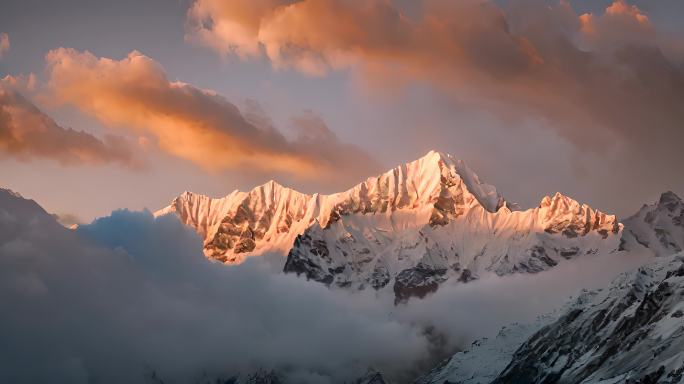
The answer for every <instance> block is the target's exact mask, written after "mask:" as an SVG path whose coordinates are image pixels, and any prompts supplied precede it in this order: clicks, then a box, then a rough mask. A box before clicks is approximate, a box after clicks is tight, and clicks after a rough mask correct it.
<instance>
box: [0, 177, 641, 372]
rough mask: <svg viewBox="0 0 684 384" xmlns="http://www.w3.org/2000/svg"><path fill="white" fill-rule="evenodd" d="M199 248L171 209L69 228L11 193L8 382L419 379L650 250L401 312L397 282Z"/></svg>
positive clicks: (5, 294)
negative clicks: (364, 285) (334, 275)
mask: <svg viewBox="0 0 684 384" xmlns="http://www.w3.org/2000/svg"><path fill="white" fill-rule="evenodd" d="M201 247H202V244H201V240H200V239H199V238H198V237H197V235H196V234H195V233H194V232H193V231H192V230H191V229H189V228H187V227H185V226H183V225H182V224H181V223H180V222H179V221H178V220H177V218H176V217H175V216H173V215H170V216H164V217H160V218H156V219H155V218H154V217H153V216H152V215H151V214H150V213H149V212H129V211H116V212H113V213H112V215H111V216H109V217H105V218H102V219H98V220H96V221H95V222H93V223H92V224H90V225H84V226H81V227H79V230H78V231H70V230H67V229H65V228H63V227H62V226H61V225H60V224H58V223H57V222H56V221H55V219H54V217H52V216H51V215H49V214H47V213H46V212H45V211H44V210H42V208H40V207H39V206H38V205H37V204H36V203H35V202H33V201H30V200H24V199H21V198H19V197H17V196H16V195H14V194H12V193H10V192H8V191H6V190H3V191H0V301H1V302H2V303H3V308H5V312H4V315H3V316H2V317H0V338H2V340H3V343H2V344H1V345H0V360H1V361H3V364H2V366H0V381H2V382H11V383H24V382H26V383H29V382H52V383H62V382H64V383H86V382H105V383H110V382H111V383H122V382H126V383H137V382H150V381H153V380H150V379H151V378H152V377H156V378H157V379H161V380H164V381H165V382H179V383H185V382H200V381H201V380H203V381H202V382H207V381H211V380H213V379H215V378H218V377H223V378H228V377H230V376H232V375H233V374H235V373H237V372H250V371H253V370H257V369H264V370H271V369H274V370H277V371H278V372H280V373H281V374H282V375H283V376H284V377H285V378H286V379H288V380H290V381H289V382H292V383H340V382H344V381H347V382H349V381H350V380H352V379H353V378H355V377H357V376H358V375H361V374H362V373H364V372H365V370H366V368H367V367H369V366H372V367H375V368H376V369H379V370H381V371H383V372H384V373H385V374H387V375H388V376H389V377H390V378H392V379H394V380H396V381H397V382H399V383H402V382H408V381H409V380H410V378H412V377H414V376H415V375H416V374H418V373H420V372H425V370H426V369H429V368H431V367H432V365H433V364H435V363H436V362H437V361H438V359H439V358H442V357H444V356H445V354H448V353H450V352H453V351H454V349H455V348H459V347H462V346H464V345H467V344H468V343H470V342H471V341H472V340H473V338H477V337H481V336H486V335H488V334H490V333H491V332H495V331H496V329H497V328H498V327H500V326H503V325H506V324H507V323H509V322H510V321H521V320H528V319H530V318H533V317H534V316H535V314H536V313H539V312H544V311H547V310H550V309H553V308H555V307H557V306H558V305H560V304H561V303H562V302H563V301H564V300H565V299H566V298H567V297H568V295H570V294H572V293H574V291H575V290H576V289H578V288H580V287H586V286H591V285H601V284H605V283H607V282H608V280H609V279H610V278H611V277H612V276H613V275H614V274H616V273H618V272H620V271H621V270H623V269H626V268H630V267H631V266H632V265H635V264H636V261H638V260H637V259H634V258H627V259H625V257H626V256H624V255H617V254H616V255H606V256H605V257H589V256H588V257H587V258H586V260H577V262H576V263H575V262H568V263H563V264H562V265H559V266H558V269H555V270H552V271H549V272H545V273H540V274H538V275H526V276H522V275H518V276H511V277H507V278H500V279H488V280H482V281H476V282H473V283H469V284H467V285H454V286H444V287H443V288H440V290H438V291H437V293H436V294H435V295H433V296H429V297H428V298H426V299H424V300H412V301H409V303H408V305H402V306H399V307H395V306H394V305H393V295H392V292H391V290H389V291H388V292H385V293H386V294H383V292H380V293H379V294H376V293H375V292H373V291H371V290H368V291H362V292H347V291H344V290H329V289H328V288H326V287H325V286H323V285H321V284H318V283H313V282H308V281H306V280H304V279H299V278H296V277H295V276H293V275H284V274H282V273H273V271H272V270H271V269H270V268H269V266H268V265H266V264H262V263H261V262H260V261H261V260H260V258H252V259H250V261H248V262H247V263H244V264H241V265H240V266H236V267H226V266H223V265H220V264H213V263H211V262H209V261H208V260H206V259H205V258H204V257H203V256H202V253H201ZM587 271H590V273H587ZM428 330H429V331H428Z"/></svg>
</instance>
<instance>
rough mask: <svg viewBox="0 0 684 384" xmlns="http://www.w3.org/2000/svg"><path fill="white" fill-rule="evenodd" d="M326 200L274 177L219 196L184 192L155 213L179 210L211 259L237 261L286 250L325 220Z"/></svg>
mask: <svg viewBox="0 0 684 384" xmlns="http://www.w3.org/2000/svg"><path fill="white" fill-rule="evenodd" d="M327 200H328V197H327V196H319V195H307V194H303V193H300V192H297V191H295V190H292V189H290V188H286V187H283V186H282V185H280V184H278V183H276V182H274V181H270V182H268V183H266V184H264V185H260V186H258V187H256V188H254V189H252V190H251V191H249V192H241V191H237V190H236V191H233V192H232V193H230V194H229V195H228V196H226V197H223V198H220V199H213V198H210V197H208V196H204V195H199V194H195V193H191V192H183V193H182V194H181V195H180V196H178V197H177V198H176V199H174V200H173V201H172V202H171V204H170V205H169V206H168V207H166V208H163V209H161V210H159V211H157V212H155V216H160V215H164V214H168V213H171V212H174V213H176V214H177V215H178V217H179V218H180V219H181V221H182V222H183V223H185V224H187V225H189V226H191V227H193V228H194V229H195V230H196V231H197V233H198V234H199V235H200V236H202V238H203V239H204V254H205V255H206V256H207V257H209V258H211V259H215V260H218V261H221V262H225V263H230V264H237V263H240V262H242V261H244V259H245V258H246V257H248V256H251V255H254V254H261V253H264V252H268V251H276V252H281V253H285V252H287V250H288V249H289V248H290V246H291V245H292V242H293V241H294V238H295V236H297V234H299V233H302V232H303V231H304V230H305V229H306V228H307V227H308V226H310V225H311V223H312V222H313V221H314V220H317V219H318V220H324V217H321V212H323V210H322V209H321V205H322V204H325V202H326V201H327Z"/></svg>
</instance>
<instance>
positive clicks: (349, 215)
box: [156, 151, 621, 300]
mask: <svg viewBox="0 0 684 384" xmlns="http://www.w3.org/2000/svg"><path fill="white" fill-rule="evenodd" d="M172 212H173V213H176V214H177V215H178V216H179V217H180V219H181V220H182V221H183V222H184V223H186V224H188V225H190V226H192V227H193V228H195V229H196V231H197V232H198V233H199V234H200V235H201V236H203V237H204V252H205V255H206V256H207V257H209V258H212V259H216V260H218V261H221V262H226V263H240V262H242V261H244V259H245V258H246V257H249V256H254V255H259V254H262V253H264V252H269V251H275V252H280V253H283V254H287V255H288V256H287V260H286V263H285V267H284V270H285V272H291V273H297V274H301V275H304V276H306V277H307V278H309V279H313V280H316V281H320V282H322V283H325V284H334V285H337V286H341V287H354V288H358V289H361V288H366V287H373V288H375V289H381V288H383V287H385V286H387V285H389V284H392V285H391V286H392V287H393V289H394V291H395V293H396V295H397V298H398V299H400V300H403V299H406V298H408V297H411V296H422V295H425V294H426V293H428V292H431V291H434V290H435V289H436V287H437V286H438V285H439V284H440V283H442V282H444V281H446V280H449V279H451V278H455V279H458V280H459V281H463V282H467V281H470V280H472V279H476V278H478V277H479V276H480V275H482V274H486V273H494V274H498V275H504V274H510V273H516V272H538V271H542V270H545V269H548V268H551V267H553V266H555V265H556V264H558V263H559V262H562V261H563V260H565V259H570V258H574V257H578V256H581V255H583V254H587V253H597V252H604V251H605V252H610V251H613V250H615V249H617V247H618V245H619V233H620V230H621V225H620V224H619V223H618V222H617V219H616V218H615V216H612V215H607V214H604V213H602V212H600V211H596V210H594V209H592V208H591V207H589V206H587V205H582V204H579V203H578V202H576V201H575V200H573V199H571V198H569V197H567V196H563V195H562V194H560V193H557V194H555V195H554V196H547V197H545V198H544V199H543V200H542V202H541V204H540V205H539V206H538V207H536V208H533V209H528V210H525V211H521V210H520V208H519V207H518V206H517V205H516V204H512V203H510V202H508V201H507V200H506V199H505V198H504V197H503V196H502V195H501V194H500V193H499V192H498V191H497V189H496V188H495V187H494V186H492V185H489V184H486V183H484V182H482V181H481V180H480V179H479V177H478V176H477V175H476V174H475V173H474V172H473V171H472V170H471V169H470V168H469V167H468V166H467V165H466V164H465V163H464V162H463V161H461V160H457V159H454V158H453V157H451V156H450V155H446V154H442V153H439V152H435V151H431V152H429V153H428V154H427V155H425V156H424V157H422V158H420V159H418V160H416V161H413V162H410V163H407V164H404V165H401V166H398V167H395V168H393V169H391V170H390V171H388V172H385V173H384V174H382V175H379V176H377V177H371V178H369V179H367V180H366V181H364V182H362V183H360V184H358V185H357V186H355V187H353V188H351V189H349V190H347V191H345V192H341V193H336V194H331V195H319V194H314V195H307V194H303V193H300V192H297V191H295V190H292V189H290V188H286V187H283V186H281V185H279V184H277V183H275V182H273V181H271V182H269V183H266V184H264V185H261V186H259V187H257V188H255V189H253V190H252V191H250V192H240V191H234V192H232V193H231V194H229V195H228V196H226V197H224V198H221V199H211V198H208V197H206V196H202V195H196V194H192V193H189V192H186V193H183V194H182V195H181V196H179V197H178V198H176V199H175V200H174V201H173V202H172V203H171V205H169V206H168V207H166V208H164V209H161V210H160V211H158V212H156V215H162V214H168V213H172Z"/></svg>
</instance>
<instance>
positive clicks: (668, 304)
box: [493, 253, 684, 383]
mask: <svg viewBox="0 0 684 384" xmlns="http://www.w3.org/2000/svg"><path fill="white" fill-rule="evenodd" d="M683 379H684V255H683V254H681V253H680V254H677V255H674V256H669V257H665V258H663V259H660V260H658V261H657V262H654V263H653V264H650V265H646V266H643V267H640V268H638V269H637V270H636V271H633V272H630V273H624V274H622V275H620V276H619V277H618V278H617V279H616V280H615V281H613V283H612V284H611V285H610V287H609V288H608V289H603V290H598V291H593V292H590V294H589V297H588V298H587V299H586V300H584V301H582V302H578V304H577V305H575V306H572V307H570V308H568V309H567V310H566V311H565V312H564V313H563V314H562V315H561V316H560V317H559V319H558V320H557V321H555V322H553V323H551V324H549V325H547V326H545V327H543V328H542V329H541V330H539V331H538V332H537V333H535V334H534V335H532V336H531V337H530V338H529V339H528V340H527V341H526V342H525V343H524V344H523V345H522V346H521V347H520V348H519V349H518V350H517V351H516V352H515V354H514V355H513V358H512V360H511V362H510V364H508V366H507V367H506V369H505V370H504V371H503V372H502V373H501V374H500V375H499V376H498V378H497V379H496V380H494V381H493V383H523V382H524V383H542V382H543V383H599V382H600V383H680V382H682V380H683Z"/></svg>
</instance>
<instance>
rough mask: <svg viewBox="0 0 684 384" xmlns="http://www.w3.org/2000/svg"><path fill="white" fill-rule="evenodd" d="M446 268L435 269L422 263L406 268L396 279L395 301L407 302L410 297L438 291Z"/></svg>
mask: <svg viewBox="0 0 684 384" xmlns="http://www.w3.org/2000/svg"><path fill="white" fill-rule="evenodd" d="M446 271H447V270H446V269H445V268H444V269H433V268H430V267H428V266H426V265H424V264H422V263H419V264H418V265H416V266H415V267H413V268H408V269H405V270H403V271H401V272H399V274H398V275H397V277H396V278H395V281H394V295H395V302H397V303H400V302H406V301H407V300H408V299H409V298H410V297H419V298H423V297H425V296H426V295H427V294H429V293H432V292H435V291H437V288H438V286H439V283H441V282H442V281H444V280H445V277H444V275H445V274H446Z"/></svg>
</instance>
